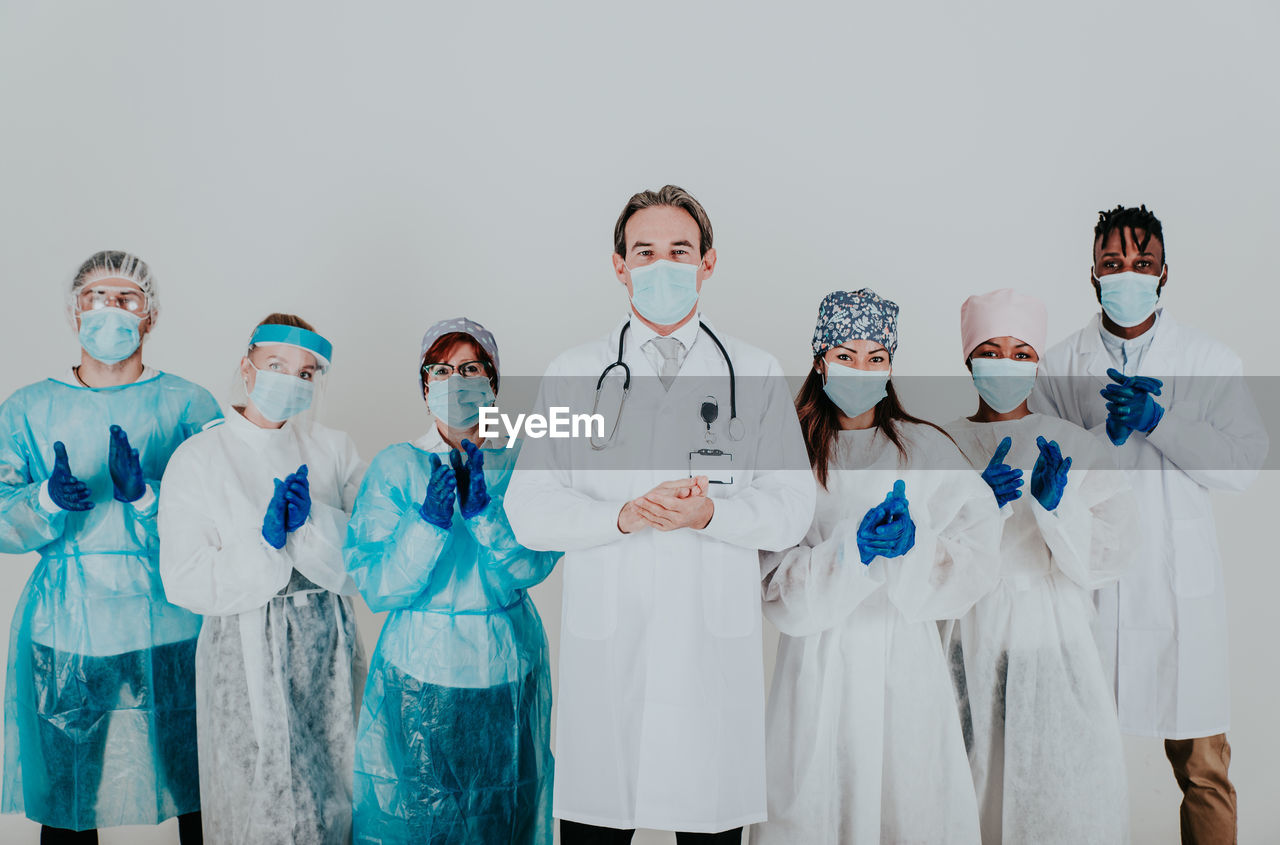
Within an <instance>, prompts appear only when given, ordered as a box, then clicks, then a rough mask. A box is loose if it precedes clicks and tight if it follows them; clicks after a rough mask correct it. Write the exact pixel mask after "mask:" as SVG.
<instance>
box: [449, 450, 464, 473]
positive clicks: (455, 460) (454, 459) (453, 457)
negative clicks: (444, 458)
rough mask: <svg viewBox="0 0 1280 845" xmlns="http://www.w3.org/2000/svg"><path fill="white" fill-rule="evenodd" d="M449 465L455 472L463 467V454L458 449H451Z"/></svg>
mask: <svg viewBox="0 0 1280 845" xmlns="http://www.w3.org/2000/svg"><path fill="white" fill-rule="evenodd" d="M449 466H451V467H453V471H454V472H455V473H456V472H458V471H459V470H461V469H462V454H461V453H460V452H458V450H457V449H450V450H449Z"/></svg>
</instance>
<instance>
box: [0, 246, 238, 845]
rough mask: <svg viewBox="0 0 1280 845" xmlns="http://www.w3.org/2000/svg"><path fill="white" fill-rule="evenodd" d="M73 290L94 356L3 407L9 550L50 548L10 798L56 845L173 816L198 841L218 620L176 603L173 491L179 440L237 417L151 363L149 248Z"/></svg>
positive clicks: (17, 707) (15, 635) (81, 274)
mask: <svg viewBox="0 0 1280 845" xmlns="http://www.w3.org/2000/svg"><path fill="white" fill-rule="evenodd" d="M68 294H69V296H68V304H67V314H68V317H69V318H70V320H71V322H72V326H73V327H74V328H75V329H76V331H77V332H78V334H79V340H80V345H81V352H80V364H79V365H78V366H74V367H71V368H69V369H68V370H67V371H66V372H65V373H64V374H62V375H61V376H59V377H56V378H50V379H47V380H45V381H41V382H37V383H35V384H32V385H29V386H27V387H24V388H22V389H21V390H19V391H17V392H16V393H14V394H13V396H11V397H9V399H8V400H6V401H5V402H4V404H3V405H0V552H7V553H10V554H23V553H25V552H32V551H35V552H39V554H40V560H39V562H38V563H37V564H36V567H35V570H34V571H33V572H32V574H31V578H30V580H29V581H28V582H27V586H26V588H25V589H24V590H23V593H22V595H21V597H20V598H19V599H18V606H17V610H16V612H15V613H14V617H13V627H12V629H11V631H10V637H9V669H8V675H7V679H6V689H5V743H4V746H5V748H4V756H5V770H4V802H3V803H4V811H5V812H11V813H12V812H21V813H25V814H26V815H27V817H28V818H30V819H32V820H34V821H36V822H39V823H40V824H41V825H43V826H44V828H43V830H42V833H41V841H42V842H45V843H58V842H96V841H97V834H96V832H95V831H96V829H97V828H99V827H114V826H117V825H126V824H129V825H137V824H157V823H159V822H161V821H163V820H165V819H167V818H170V817H173V816H177V817H178V819H179V831H180V835H181V838H182V841H183V842H198V841H199V834H200V814H199V809H200V790H199V784H198V782H197V777H196V744H195V740H194V730H195V683H194V659H195V649H196V636H197V634H198V633H199V630H200V619H199V617H198V616H195V615H193V614H191V613H189V612H187V611H186V610H183V609H181V608H179V607H175V606H174V605H172V604H170V603H169V602H168V601H166V600H165V595H164V591H163V589H162V587H161V583H160V574H159V570H158V560H157V558H158V541H157V533H156V503H157V493H158V491H159V488H160V478H161V476H162V475H163V473H164V472H165V466H166V464H167V463H168V462H169V459H170V456H171V455H172V454H173V452H174V450H175V449H176V448H177V447H178V445H179V444H181V443H182V442H183V441H184V440H186V439H187V438H188V437H191V436H192V435H193V434H195V433H197V432H199V431H200V430H201V429H203V428H205V427H206V426H208V425H210V424H212V423H214V422H216V421H217V420H218V419H219V418H220V417H221V414H220V413H219V411H218V405H217V402H216V401H215V400H214V399H213V397H212V396H211V395H209V393H208V392H207V391H206V390H204V389H203V388H201V387H198V386H196V385H194V384H192V383H191V382H189V381H186V380H184V379H181V378H178V377H177V376H174V375H170V374H168V373H163V372H160V371H158V370H154V369H152V368H151V367H148V366H146V365H145V364H144V363H143V361H142V349H143V340H144V339H145V338H146V337H147V336H148V335H149V334H150V332H151V329H152V328H153V327H154V326H155V322H156V318H157V316H158V315H159V304H158V301H157V298H156V287H155V279H154V277H153V276H152V274H151V270H150V268H149V267H148V266H147V264H146V262H144V261H142V260H141V259H140V258H138V257H137V256H135V255H131V254H129V253H125V252H118V251H104V252H99V253H96V254H95V255H93V256H92V257H90V258H89V259H88V260H87V261H85V262H84V264H83V265H81V267H80V269H79V270H78V271H77V273H76V274H75V276H74V278H73V280H72V283H71V286H70V288H69V291H68ZM75 831H80V833H75Z"/></svg>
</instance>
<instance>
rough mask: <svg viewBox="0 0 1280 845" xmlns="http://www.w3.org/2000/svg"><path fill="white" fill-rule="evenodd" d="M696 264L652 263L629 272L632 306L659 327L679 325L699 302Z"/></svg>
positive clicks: (663, 261) (675, 262)
mask: <svg viewBox="0 0 1280 845" xmlns="http://www.w3.org/2000/svg"><path fill="white" fill-rule="evenodd" d="M699 266H700V265H698V264H681V263H679V262H677V261H667V260H665V259H663V260H661V261H655V262H653V263H652V264H646V265H645V266H643V267H636V268H634V269H633V270H632V271H631V305H632V307H633V308H635V309H636V313H637V314H639V315H640V316H641V317H644V318H645V319H646V320H648V321H649V322H651V323H653V324H655V325H659V326H670V325H674V324H675V323H678V322H680V321H681V320H682V319H684V316H685V315H686V314H688V313H689V312H690V311H692V310H693V306H694V305H696V304H697V303H698V267H699Z"/></svg>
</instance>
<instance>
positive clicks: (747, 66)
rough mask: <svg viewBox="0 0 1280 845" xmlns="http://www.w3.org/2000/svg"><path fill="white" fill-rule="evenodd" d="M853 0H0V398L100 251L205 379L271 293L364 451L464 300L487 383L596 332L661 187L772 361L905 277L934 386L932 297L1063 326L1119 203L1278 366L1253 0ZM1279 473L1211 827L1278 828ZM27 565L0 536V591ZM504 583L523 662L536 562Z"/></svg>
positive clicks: (1254, 514) (1192, 303)
mask: <svg viewBox="0 0 1280 845" xmlns="http://www.w3.org/2000/svg"><path fill="white" fill-rule="evenodd" d="M870 5H871V7H870V8H854V7H853V4H843V8H842V9H837V8H836V7H835V4H831V5H827V4H813V5H805V4H797V3H789V4H786V6H785V7H784V6H783V4H780V3H779V4H769V5H764V4H754V3H735V4H723V5H720V4H708V3H697V2H690V0H685V2H676V3H661V2H645V3H631V4H603V3H598V2H580V3H559V4H554V6H544V5H542V4H519V5H517V4H512V5H510V6H509V7H504V6H503V5H502V4H496V3H475V4H464V3H451V4H443V3H441V4H422V3H396V4H388V3H361V4H354V3H353V4H342V3H336V2H331V0H323V1H322V2H308V3H288V4H285V3H268V4H263V3H260V2H253V3H245V2H238V1H237V2H221V3H216V4H202V5H200V6H199V7H195V6H191V7H186V6H185V4H173V3H160V2H154V3H127V2H126V3H111V4H103V3H89V2H64V3H42V4H36V3H19V2H17V0H3V2H2V3H0V115H3V124H2V127H3V129H2V131H0V139H2V140H0V145H3V147H2V149H0V239H2V240H0V242H2V243H3V247H4V248H3V253H2V254H3V260H4V268H3V270H2V271H0V284H3V293H4V298H3V301H4V306H5V307H4V309H3V313H4V316H5V321H4V322H5V330H4V331H3V332H0V360H2V361H3V362H4V366H3V367H0V396H5V395H8V394H9V393H11V392H12V391H13V390H14V389H16V388H17V387H19V386H20V385H22V384H25V383H28V382H31V381H34V380H36V379H38V378H42V377H45V376H47V375H49V374H52V373H55V372H57V371H58V370H60V369H62V368H63V367H65V366H66V365H67V364H68V363H70V362H72V361H73V360H75V359H76V357H77V345H76V342H75V340H74V337H73V336H72V334H71V333H70V331H69V330H68V329H67V327H66V324H65V322H64V320H63V317H62V310H61V309H62V296H63V291H64V290H65V287H66V285H67V283H68V281H69V278H70V276H71V274H72V272H73V271H74V269H75V267H76V266H77V265H78V263H79V261H81V260H83V259H84V258H85V257H87V256H88V255H89V254H91V253H92V252H94V251H96V250H99V249H104V248H115V249H126V250H131V251H135V252H137V253H138V254H139V255H141V256H143V257H144V258H145V259H146V260H147V261H149V262H151V264H152V266H153V268H154V270H155V272H156V274H157V276H158V278H159V284H160V291H161V296H162V298H163V300H164V309H165V312H164V314H163V316H162V318H161V320H160V322H159V327H158V330H157V332H156V334H155V336H154V338H153V339H152V340H151V341H150V342H149V343H148V345H147V360H148V362H149V363H151V364H152V365H154V366H157V367H160V368H162V369H165V370H169V371H172V372H175V373H178V374H180V375H183V376H186V377H188V378H190V379H193V380H195V381H197V382H200V383H202V384H204V385H206V386H207V387H209V388H210V389H211V390H212V391H213V392H214V393H215V394H217V395H219V396H220V397H222V396H225V394H226V389H227V385H228V381H229V378H230V375H231V372H232V368H233V367H234V365H235V363H236V361H237V360H238V357H239V355H240V354H241V352H242V344H243V342H244V339H245V337H246V336H247V333H248V331H249V330H250V328H251V327H252V326H253V325H254V324H255V323H256V322H257V320H259V319H260V318H261V317H262V316H264V315H265V314H267V313H268V312H270V311H272V310H286V311H293V312H296V313H299V314H301V315H302V316H304V317H306V318H307V319H308V320H310V321H312V322H313V323H314V324H315V325H316V326H317V328H319V330H320V331H321V332H323V333H324V334H326V335H327V336H328V337H330V338H331V339H332V340H333V341H334V346H335V349H336V353H335V354H336V361H337V364H336V367H335V369H334V373H333V377H332V381H331V384H330V390H329V394H328V402H327V406H326V409H325V412H324V414H323V417H324V419H325V421H326V422H327V423H328V424H330V425H332V426H335V427H339V428H344V429H346V430H348V431H350V432H351V434H352V435H353V436H354V437H355V439H356V441H357V443H358V444H359V445H360V448H361V450H362V452H363V454H364V455H365V456H366V457H367V458H371V457H372V456H373V455H374V454H375V453H376V452H377V451H378V450H379V449H381V448H382V447H383V446H385V445H387V444H388V443H391V442H394V441H399V440H405V439H411V438H412V437H414V436H416V435H417V434H418V433H420V432H421V430H422V429H423V427H424V426H425V425H426V424H427V419H426V416H425V413H424V411H423V408H422V404H421V401H420V399H418V397H417V396H416V392H415V389H414V387H413V376H412V373H413V367H414V363H415V356H416V352H417V343H418V338H419V337H420V336H421V332H422V330H423V329H424V328H425V326H426V325H427V324H429V323H430V322H432V321H434V320H436V319H438V318H441V317H446V316H455V315H457V314H466V315H468V316H471V317H473V318H475V319H478V320H480V321H481V322H483V323H485V324H486V325H487V326H489V327H490V328H491V329H492V330H493V331H494V333H495V334H496V335H497V337H498V340H499V343H500V345H501V349H502V358H503V362H504V375H538V374H540V373H541V372H542V369H543V368H544V366H545V365H546V363H547V362H548V361H549V359H550V358H551V357H552V356H553V355H554V354H555V353H556V352H557V351H559V350H560V349H561V348H563V347H565V346H566V345H569V344H571V343H577V342H579V341H581V340H583V339H587V338H590V337H594V336H597V335H600V334H603V333H604V332H605V331H606V330H607V326H608V325H611V324H612V322H613V321H614V320H615V319H616V318H617V317H618V316H619V315H620V314H621V313H622V312H623V310H624V308H625V300H624V294H623V293H622V292H621V288H620V287H618V286H617V285H616V283H615V282H614V280H613V277H612V273H611V269H610V265H609V252H610V249H611V237H612V227H613V222H614V219H615V217H616V215H617V213H618V211H619V209H620V208H621V206H622V204H623V203H624V202H625V200H626V198H627V197H628V196H629V195H630V194H631V193H632V192H634V191H635V190H639V189H643V188H656V187H659V186H661V185H662V184H664V183H666V182H674V183H676V184H680V185H682V186H684V187H686V188H688V189H689V190H691V191H692V192H693V193H694V194H695V195H696V196H698V197H699V198H700V199H701V200H702V201H703V202H704V204H705V205H706V207H707V208H708V210H709V212H710V214H711V218H712V220H713V222H714V224H715V227H716V234H717V238H716V246H717V248H718V250H719V253H720V263H719V266H718V268H717V271H716V274H715V276H714V277H713V279H712V280H711V281H710V282H709V283H708V286H707V287H706V289H705V294H706V295H705V298H704V303H705V304H704V307H705V310H706V312H707V314H708V316H709V317H710V318H711V319H712V320H714V321H715V323H716V325H717V327H718V328H719V329H720V330H722V331H723V332H725V333H726V334H732V335H736V336H739V337H742V338H744V339H747V340H749V341H752V342H754V343H756V344H758V345H761V346H764V347H765V348H767V349H769V350H770V351H772V352H773V353H774V354H775V355H777V356H778V357H779V358H780V359H781V360H782V361H783V364H784V367H786V368H787V369H788V371H789V372H792V373H799V372H802V371H803V369H804V367H805V366H806V364H807V359H808V340H809V336H810V333H811V331H812V320H813V317H814V314H815V313H816V307H817V303H818V300H819V299H820V298H821V296H822V295H823V294H824V293H826V292H827V291H829V290H832V289H834V288H839V287H843V288H856V287H862V286H871V287H874V288H875V289H876V290H878V291H879V292H881V293H882V294H884V295H886V296H889V297H891V298H894V299H897V300H899V301H900V302H901V303H902V305H903V313H902V335H901V346H900V353H899V357H898V360H897V361H896V362H895V370H896V372H898V373H902V374H908V375H920V374H962V373H963V371H962V369H961V367H962V365H961V362H960V360H959V355H958V354H957V351H956V349H957V343H956V339H957V337H958V309H959V305H960V302H961V301H962V300H963V299H964V297H965V296H967V295H969V294H971V293H975V292H981V291H986V290H989V289H991V288H995V287H1002V286H1016V287H1020V288H1022V289H1024V290H1026V291H1029V292H1033V293H1036V294H1038V295H1040V296H1041V297H1043V298H1044V299H1045V300H1047V302H1048V303H1049V305H1050V309H1051V311H1050V313H1051V315H1052V317H1051V326H1050V331H1051V335H1052V337H1053V338H1054V339H1055V340H1056V339H1057V338H1060V337H1062V336H1064V335H1065V334H1067V333H1068V332H1070V331H1072V330H1074V329H1075V328H1077V327H1078V326H1079V325H1080V324H1082V323H1083V322H1084V321H1085V320H1086V319H1087V318H1088V317H1089V315H1090V314H1091V313H1092V312H1093V311H1094V310H1095V308H1096V305H1095V303H1094V302H1093V295H1092V290H1091V289H1090V288H1089V287H1088V285H1087V277H1086V273H1087V271H1088V267H1089V262H1090V258H1091V255H1090V244H1091V235H1092V226H1093V223H1094V221H1095V219H1096V215H1095V213H1096V212H1097V210H1099V209H1101V208H1107V207H1111V206H1113V205H1115V204H1116V203H1117V202H1123V203H1125V204H1137V203H1139V202H1145V203H1147V204H1148V205H1149V207H1151V208H1153V209H1154V210H1155V211H1156V213H1157V214H1159V215H1160V216H1161V218H1162V219H1163V220H1164V221H1165V232H1166V239H1167V241H1168V246H1169V259H1170V281H1169V285H1168V287H1167V289H1166V295H1165V302H1166V305H1167V306H1168V307H1169V308H1170V309H1172V310H1173V311H1174V312H1176V313H1177V314H1178V316H1179V318H1180V319H1182V320H1183V321H1185V322H1189V323H1192V324H1195V325H1198V326H1199V327H1201V328H1203V329H1204V330H1206V331H1208V332H1209V333H1210V334H1212V335H1214V336H1217V337H1218V338H1220V339H1223V340H1226V341H1228V342H1229V343H1230V344H1231V345H1232V346H1233V347H1234V348H1235V349H1236V351H1237V352H1239V353H1240V354H1241V355H1242V356H1243V357H1244V359H1245V361H1246V366H1247V367H1248V369H1249V371H1250V373H1252V374H1255V375H1256V374H1268V375H1276V374H1280V366H1278V365H1277V363H1276V358H1275V355H1274V353H1273V346H1272V344H1271V343H1270V342H1269V341H1268V339H1267V338H1268V336H1269V335H1270V333H1271V332H1272V331H1274V329H1273V321H1274V314H1275V310H1276V306H1277V304H1280V294H1278V293H1277V291H1276V287H1275V284H1274V282H1275V278H1274V270H1273V268H1274V246H1273V242H1274V238H1275V233H1276V232H1277V231H1278V230H1280V206H1277V203H1276V197H1277V195H1278V193H1280V190H1278V189H1280V179H1278V178H1277V176H1278V170H1280V166H1278V165H1277V157H1276V156H1275V142H1276V138H1277V137H1278V136H1280V109H1277V108H1276V96H1275V83H1276V80H1277V79H1280V61H1277V58H1276V51H1275V50H1274V44H1273V43H1272V38H1273V35H1274V33H1275V32H1276V31H1277V27H1278V25H1280V11H1278V10H1280V7H1277V6H1276V4H1274V3H1267V2H1263V1H1262V0H1259V2H1253V3H1250V2H1238V1H1232V2H1224V3H1218V4H1214V5H1213V6H1208V5H1205V4H1199V3H1190V2H1186V0H1178V2H1165V3H1148V4H1128V3H1118V2H1105V3H1103V2H1093V0H1089V2H1070V3H1066V2H1060V3H1055V4H1052V5H1049V4H1026V3H1017V2H1012V0H977V2H972V3H967V4H947V3H941V2H924V3H902V4H892V3H876V4H870ZM959 410H964V409H958V411H959ZM1277 494H1280V479H1277V478H1276V473H1265V474H1264V476H1263V478H1262V480H1260V481H1259V482H1258V483H1257V484H1256V485H1255V486H1254V488H1253V489H1252V490H1251V491H1250V492H1249V493H1248V494H1246V495H1243V496H1234V497H1228V496H1223V497H1220V498H1218V499H1217V500H1216V502H1215V507H1216V510H1217V514H1218V525H1219V532H1220V536H1221V539H1222V543H1223V549H1224V559H1225V560H1226V567H1227V583H1228V593H1229V595H1228V600H1229V603H1230V610H1231V636H1232V638H1233V640H1232V641H1233V651H1232V693H1233V697H1234V705H1233V719H1234V721H1233V728H1234V729H1233V730H1232V732H1231V735H1230V736H1231V741H1232V745H1233V749H1234V759H1233V766H1232V773H1233V779H1234V780H1235V783H1236V785H1237V788H1238V790H1239V794H1240V821H1241V836H1240V839H1241V841H1242V842H1257V841H1263V840H1269V839H1272V838H1273V837H1274V836H1275V835H1276V833H1277V832H1280V804H1277V803H1276V802H1275V801H1274V800H1273V799H1274V797H1275V795H1276V794H1278V793H1280V774H1277V771H1276V768H1275V766H1274V761H1275V760H1276V759H1277V758H1280V730H1278V729H1277V727H1276V724H1275V702H1276V701H1277V700H1280V677H1278V676H1277V673H1276V672H1275V667H1276V658H1275V655H1274V652H1273V651H1272V650H1271V647H1270V643H1271V642H1272V640H1273V638H1272V637H1271V636H1270V635H1271V633H1272V631H1271V624H1270V621H1271V617H1272V616H1273V615H1274V609H1273V602H1272V601H1271V598H1272V597H1273V596H1275V595H1277V592H1278V591H1280V575H1277V568H1276V565H1275V562H1276V556H1275V553H1274V551H1273V550H1272V548H1271V546H1270V541H1269V536H1270V535H1269V533H1268V531H1267V529H1266V526H1267V525H1268V521H1269V520H1270V519H1272V518H1273V517H1272V515H1271V513H1270V510H1271V509H1270V508H1269V507H1267V506H1268V505H1269V504H1271V503H1274V502H1276V501H1280V498H1278V497H1277ZM33 563H34V556H24V557H6V558H4V560H3V561H2V564H3V565H2V566H0V617H3V618H4V619H8V618H9V617H10V616H11V614H12V610H13V605H14V604H15V602H16V599H17V596H18V593H19V591H20V589H21V587H22V585H23V583H24V582H25V580H26V578H27V576H28V575H29V573H30V571H31V568H32V565H33ZM534 596H535V598H536V600H537V603H538V605H539V607H540V608H541V610H542V614H543V617H544V619H545V620H546V622H547V628H548V634H549V636H550V638H551V642H552V651H553V653H554V651H555V644H556V642H557V638H558V630H559V596H560V581H559V574H558V572H557V573H556V574H555V575H553V576H552V578H551V579H550V580H549V581H548V582H547V583H546V584H545V585H543V586H541V587H539V588H538V589H536V590H535V591H534ZM361 622H362V629H363V631H364V634H365V637H366V644H367V646H368V647H369V649H370V650H371V649H372V646H373V643H374V642H375V638H376V634H377V630H378V625H379V624H380V619H378V618H376V617H374V616H372V615H370V614H369V613H368V612H367V609H364V608H363V606H362V619H361ZM772 649H773V640H772V634H771V635H770V640H769V641H768V642H767V643H766V649H765V650H766V656H767V660H768V663H769V665H770V668H771V666H772ZM1128 752H1129V754H1128V758H1129V763H1130V772H1129V773H1130V779H1131V793H1132V799H1133V800H1132V805H1133V821H1134V839H1135V841H1136V842H1171V841H1176V837H1177V833H1176V830H1177V800H1178V794H1177V790H1176V787H1175V785H1174V782H1173V777H1172V775H1171V774H1170V772H1169V770H1168V766H1167V764H1166V763H1165V761H1164V759H1163V749H1162V747H1161V745H1160V743H1158V742H1155V741H1133V740H1130V741H1129V747H1128ZM172 825H173V823H172V822H170V823H169V824H168V825H166V826H164V827H163V828H162V829H161V831H160V832H158V833H157V832H156V831H154V830H141V831H140V830H134V829H129V830H127V831H124V830H120V831H113V832H110V833H108V834H106V835H104V836H103V841H104V842H107V843H112V842H115V843H123V842H137V843H149V842H162V841H174V839H175V837H176V833H175V832H174V831H173V829H172ZM36 836H37V832H36V828H35V826H34V825H32V824H31V823H29V822H27V821H26V820H25V819H21V818H16V817H12V816H6V817H3V818H0V840H4V841H6V842H8V841H14V842H21V841H27V842H35V841H36ZM636 841H637V842H638V843H643V842H662V841H668V840H666V839H664V838H663V837H662V836H659V835H657V834H652V835H649V834H642V835H641V836H639V837H637V840H636Z"/></svg>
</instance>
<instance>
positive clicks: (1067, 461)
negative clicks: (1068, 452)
mask: <svg viewBox="0 0 1280 845" xmlns="http://www.w3.org/2000/svg"><path fill="white" fill-rule="evenodd" d="M1070 471H1071V458H1069V457H1068V458H1063V459H1062V464H1061V466H1060V467H1059V468H1058V473H1059V474H1060V475H1061V476H1063V477H1064V478H1065V477H1066V475H1067V473H1068V472H1070Z"/></svg>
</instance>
